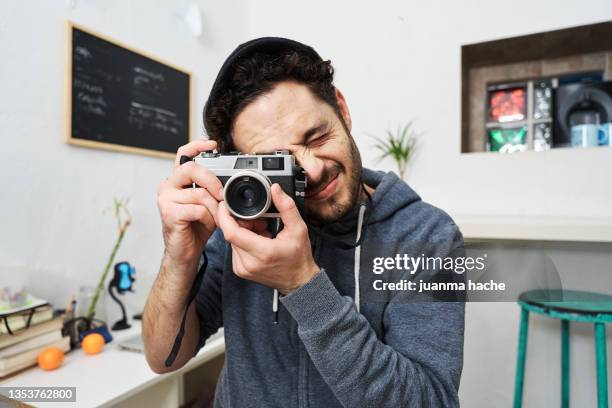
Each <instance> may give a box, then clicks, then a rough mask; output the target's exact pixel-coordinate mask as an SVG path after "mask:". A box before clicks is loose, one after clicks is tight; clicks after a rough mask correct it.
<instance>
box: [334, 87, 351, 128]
mask: <svg viewBox="0 0 612 408" xmlns="http://www.w3.org/2000/svg"><path fill="white" fill-rule="evenodd" d="M334 89H335V92H336V101H338V107H339V108H340V114H342V118H343V119H344V123H346V127H347V128H348V130H349V132H350V131H351V129H352V128H353V122H352V121H351V113H350V112H349V109H348V105H347V104H346V99H345V98H344V95H343V94H342V92H340V90H339V89H338V88H334Z"/></svg>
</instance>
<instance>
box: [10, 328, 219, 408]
mask: <svg viewBox="0 0 612 408" xmlns="http://www.w3.org/2000/svg"><path fill="white" fill-rule="evenodd" d="M137 333H140V322H132V328H130V329H128V330H124V331H122V332H121V331H120V332H112V335H113V341H112V342H111V343H109V344H108V345H107V346H105V348H104V350H103V351H102V352H101V353H100V354H96V355H93V356H90V355H86V354H85V353H83V351H82V350H81V349H78V350H74V351H72V352H70V353H67V354H66V357H65V359H64V363H63V364H62V366H61V367H60V368H58V369H57V370H53V371H43V370H41V369H40V368H38V367H37V366H36V367H33V368H31V369H28V370H26V371H23V372H22V373H20V374H17V375H15V376H13V377H9V378H8V379H5V380H2V381H0V386H2V387H53V386H54V387H76V403H65V404H62V406H70V407H87V408H89V407H107V406H115V405H116V404H118V403H119V402H126V401H127V400H129V401H130V405H131V406H149V407H155V406H159V407H161V406H163V407H178V406H179V405H180V404H181V403H182V402H183V395H182V390H183V387H182V379H183V374H184V373H185V372H187V371H189V370H191V369H193V368H195V367H198V366H200V365H201V364H204V363H205V362H207V361H209V360H211V359H213V358H214V357H216V356H218V355H220V354H222V353H223V352H224V351H225V342H224V340H223V332H222V331H221V332H220V333H217V334H216V335H215V336H213V337H212V338H210V339H208V341H207V343H206V345H205V346H204V347H203V348H202V350H200V352H199V353H198V354H197V356H196V357H194V358H193V359H191V361H189V363H187V364H186V365H185V366H184V367H183V368H181V369H180V370H177V371H175V372H172V373H168V374H162V375H159V374H155V373H154V372H153V371H151V369H150V368H149V366H148V365H147V362H146V360H145V357H144V354H141V353H137V352H133V351H125V350H121V349H119V347H117V343H118V342H119V341H120V340H122V339H126V338H128V337H131V336H132V335H135V334H137ZM30 404H32V405H35V406H37V407H38V406H41V407H47V406H48V407H55V408H57V407H58V405H57V403H52V402H49V403H40V402H34V403H30Z"/></svg>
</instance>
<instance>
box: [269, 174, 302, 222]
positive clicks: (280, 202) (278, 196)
mask: <svg viewBox="0 0 612 408" xmlns="http://www.w3.org/2000/svg"><path fill="white" fill-rule="evenodd" d="M272 202H273V203H274V206H275V207H276V209H277V210H278V212H279V213H280V216H281V220H282V221H283V224H285V228H294V227H295V226H297V225H299V223H303V222H304V220H302V216H301V215H300V212H299V211H298V208H297V206H296V205H295V200H294V199H293V198H291V197H289V195H287V193H285V192H284V191H283V189H282V188H281V186H280V185H279V184H278V183H274V184H273V185H272Z"/></svg>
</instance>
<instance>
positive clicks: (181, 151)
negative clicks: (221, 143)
mask: <svg viewBox="0 0 612 408" xmlns="http://www.w3.org/2000/svg"><path fill="white" fill-rule="evenodd" d="M216 148H217V142H215V141H214V140H208V139H198V140H194V141H192V142H189V143H187V144H186V145H184V146H181V147H179V148H178V150H177V151H176V157H175V159H174V168H177V167H178V166H180V165H181V156H189V157H195V156H197V155H198V154H200V153H201V152H205V151H207V150H213V149H216Z"/></svg>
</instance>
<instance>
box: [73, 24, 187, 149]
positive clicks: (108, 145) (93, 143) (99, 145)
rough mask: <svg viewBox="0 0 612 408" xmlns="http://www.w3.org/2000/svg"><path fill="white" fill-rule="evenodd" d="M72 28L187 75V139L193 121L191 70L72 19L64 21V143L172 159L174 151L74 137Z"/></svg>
mask: <svg viewBox="0 0 612 408" xmlns="http://www.w3.org/2000/svg"><path fill="white" fill-rule="evenodd" d="M73 29H78V30H80V31H83V32H85V33H87V34H90V35H92V36H95V37H98V38H100V39H102V40H104V41H107V42H109V43H111V44H113V45H115V46H117V47H121V48H124V49H126V50H128V51H131V52H133V53H136V54H139V55H142V56H143V57H146V58H149V59H151V60H153V61H155V62H157V63H159V64H163V65H166V66H168V67H170V68H172V69H175V70H177V71H180V72H182V73H184V74H186V75H187V78H188V81H189V101H188V106H189V109H188V116H187V118H188V119H187V120H188V125H187V131H188V136H189V141H191V140H192V134H193V130H192V126H193V123H192V122H193V121H192V118H191V108H192V102H191V99H192V95H193V81H192V76H191V72H190V71H188V70H186V69H184V68H181V67H178V66H177V65H175V64H172V63H170V62H168V61H165V60H163V59H161V58H158V57H156V56H153V55H151V54H150V53H148V52H145V51H142V50H140V49H138V48H136V47H132V46H129V45H126V44H124V43H122V42H121V41H118V40H116V39H114V38H111V37H109V36H107V35H104V34H100V33H98V32H96V31H94V30H91V29H89V28H86V27H83V26H81V25H80V24H77V23H74V22H73V21H67V22H66V76H65V101H66V103H65V104H66V109H65V111H66V120H65V141H66V143H68V144H70V145H74V146H81V147H89V148H95V149H104V150H111V151H118V152H124V153H133V154H143V155H147V156H153V157H161V158H168V159H174V158H175V157H176V155H175V154H174V153H169V152H162V151H159V150H153V149H146V148H141V147H133V146H125V145H121V144H115V143H107V142H99V141H94V140H86V139H79V138H75V137H73V136H72V102H73V101H72V86H73V78H72V63H73V61H72V51H73V50H72V46H73V44H72V32H73Z"/></svg>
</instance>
